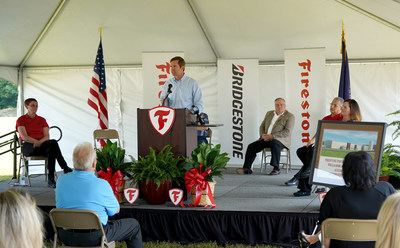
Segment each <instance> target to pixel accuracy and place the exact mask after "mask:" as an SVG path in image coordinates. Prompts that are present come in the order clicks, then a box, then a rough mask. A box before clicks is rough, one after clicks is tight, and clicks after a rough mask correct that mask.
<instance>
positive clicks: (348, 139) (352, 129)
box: [310, 121, 386, 187]
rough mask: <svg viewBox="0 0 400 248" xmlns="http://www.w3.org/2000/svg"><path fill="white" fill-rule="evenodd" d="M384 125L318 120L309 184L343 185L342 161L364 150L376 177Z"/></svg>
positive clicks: (379, 123)
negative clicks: (372, 161) (368, 155)
mask: <svg viewBox="0 0 400 248" xmlns="http://www.w3.org/2000/svg"><path fill="white" fill-rule="evenodd" d="M385 131H386V123H383V122H341V121H319V122H318V129H317V136H316V140H315V148H314V154H313V159H312V167H311V176H310V183H311V184H319V185H325V186H328V187H334V186H341V185H345V183H344V180H343V176H342V164H343V159H344V157H345V156H346V154H347V153H349V152H355V151H365V152H367V153H368V154H370V155H371V157H372V159H373V160H374V164H375V169H376V173H377V180H378V178H379V170H380V164H381V159H382V151H383V145H384V139H385Z"/></svg>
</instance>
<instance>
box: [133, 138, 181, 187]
mask: <svg viewBox="0 0 400 248" xmlns="http://www.w3.org/2000/svg"><path fill="white" fill-rule="evenodd" d="M172 149H173V147H172V146H171V145H166V146H165V147H164V148H163V149H161V151H160V152H156V151H155V150H154V149H153V148H152V147H150V153H149V154H148V155H146V156H144V157H142V156H139V159H138V161H136V162H134V163H133V166H132V168H130V169H129V170H130V172H131V173H132V174H133V178H132V181H133V183H140V182H141V181H146V184H147V183H148V182H149V181H153V182H154V183H156V184H157V188H158V187H160V184H161V182H162V181H165V180H172V181H173V182H175V183H176V184H177V185H180V183H181V182H182V180H183V176H184V174H185V170H184V168H183V166H184V164H183V163H182V162H183V158H182V157H180V156H178V157H175V155H174V153H173V152H172Z"/></svg>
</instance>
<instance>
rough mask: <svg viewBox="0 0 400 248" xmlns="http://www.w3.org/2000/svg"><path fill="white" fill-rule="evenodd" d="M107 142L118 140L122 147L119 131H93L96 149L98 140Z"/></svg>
mask: <svg viewBox="0 0 400 248" xmlns="http://www.w3.org/2000/svg"><path fill="white" fill-rule="evenodd" d="M100 139H102V140H105V141H106V142H107V139H109V140H112V139H116V140H118V146H119V147H121V141H120V140H119V134H118V131H117V130H115V129H96V130H94V131H93V141H94V148H95V149H97V145H96V143H97V142H96V140H100Z"/></svg>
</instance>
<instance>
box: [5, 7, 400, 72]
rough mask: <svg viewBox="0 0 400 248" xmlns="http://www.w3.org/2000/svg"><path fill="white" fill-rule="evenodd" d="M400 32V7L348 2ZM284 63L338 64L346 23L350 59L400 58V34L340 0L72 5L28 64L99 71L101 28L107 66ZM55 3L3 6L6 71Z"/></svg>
mask: <svg viewBox="0 0 400 248" xmlns="http://www.w3.org/2000/svg"><path fill="white" fill-rule="evenodd" d="M347 2H349V3H351V4H353V5H356V6H357V7H358V8H361V9H363V10H365V11H368V12H370V13H372V14H373V15H376V16H378V17H380V18H382V19H384V20H386V21H388V22H390V23H392V24H394V25H396V26H400V15H399V14H398V13H400V3H398V2H396V1H393V0H347ZM190 3H191V4H192V5H193V6H194V7H195V9H196V10H197V13H198V15H199V18H200V19H201V21H202V23H203V24H204V28H205V29H206V31H207V32H208V34H209V38H210V42H211V43H212V44H214V45H215V49H216V51H217V52H218V54H219V55H220V56H221V58H258V59H259V60H260V61H264V62H273V61H283V58H284V50H285V49H291V48H309V47H325V48H326V58H327V59H328V60H337V59H340V37H341V27H342V21H344V27H345V32H346V40H347V46H348V47H347V48H348V55H349V58H350V59H377V60H379V59H389V58H400V45H399V44H400V32H399V31H398V30H395V29H393V28H390V27H388V26H387V25H384V24H382V23H380V22H378V21H376V20H374V19H371V18H370V17H368V16H366V15H364V14H362V13H360V12H357V11H355V10H354V9H351V8H349V7H347V6H345V5H344V4H342V3H340V1H334V0H280V1H276V0H249V1H243V0H190V2H188V0H170V1H160V0H146V1H145V0H118V1H109V0H84V1H82V0H67V2H66V4H65V6H64V8H63V9H62V10H61V12H60V13H59V15H58V16H57V18H56V19H55V21H54V23H53V24H52V26H51V27H50V28H49V30H48V32H47V33H46V34H45V35H44V37H43V39H42V40H41V42H40V43H39V44H38V46H37V48H36V49H35V51H34V52H33V53H32V55H31V57H30V58H29V59H28V61H27V62H26V66H29V67H37V66H39V67H40V66H78V65H93V61H94V57H95V54H96V50H97V45H98V41H99V33H98V28H99V27H103V47H104V50H105V53H104V57H105V61H106V64H108V65H135V64H136V65H140V64H141V63H142V62H141V61H142V56H141V53H142V52H149V51H157V52H159V51H168V52H169V51H183V52H185V58H186V60H187V62H188V63H193V64H197V63H215V62H216V61H217V58H216V57H215V54H214V52H213V49H212V48H211V46H210V43H209V42H208V41H207V38H206V36H205V35H204V32H203V30H202V29H201V26H200V25H199V23H198V21H197V20H196V18H195V15H194V13H193V11H192V8H191V6H190ZM58 4H59V1H54V0H35V1H31V0H0V22H1V23H2V26H1V28H0V65H6V66H18V65H19V64H20V63H21V61H22V60H23V58H24V56H25V55H26V54H27V52H28V51H29V48H30V47H31V46H32V44H33V43H34V42H35V40H36V38H37V37H38V35H39V34H40V32H41V30H42V29H43V27H44V26H45V25H46V23H47V22H48V20H49V18H50V17H51V16H52V14H53V12H54V11H55V9H56V8H57V6H58Z"/></svg>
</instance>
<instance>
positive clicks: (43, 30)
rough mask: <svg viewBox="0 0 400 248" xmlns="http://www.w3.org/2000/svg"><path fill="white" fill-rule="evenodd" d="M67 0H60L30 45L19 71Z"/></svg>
mask: <svg viewBox="0 0 400 248" xmlns="http://www.w3.org/2000/svg"><path fill="white" fill-rule="evenodd" d="M67 1H68V0H61V2H60V4H58V6H57V8H56V10H55V11H54V13H53V15H52V16H51V17H50V19H49V20H48V21H47V23H46V25H45V26H44V28H43V29H42V31H41V32H40V34H39V36H38V37H37V38H36V40H35V42H34V43H33V44H32V46H31V48H30V49H29V51H28V52H27V53H26V55H25V57H24V59H23V60H22V62H21V64H20V65H19V67H20V70H21V68H23V67H24V66H25V63H26V61H28V59H29V57H30V56H31V55H32V53H33V52H34V51H35V49H36V47H37V45H38V44H39V42H40V41H41V40H42V38H43V36H44V35H45V34H46V33H47V30H48V29H49V28H50V26H51V25H52V24H53V22H54V20H55V19H56V17H57V16H58V14H59V13H60V11H61V9H62V8H63V7H64V5H65V3H66V2H67Z"/></svg>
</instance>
